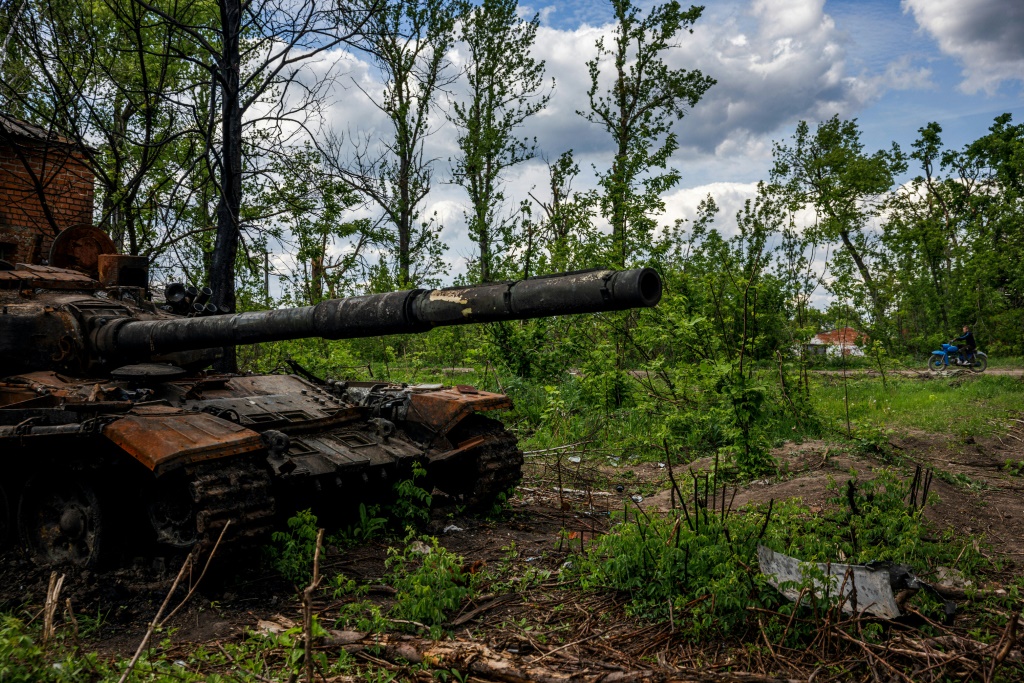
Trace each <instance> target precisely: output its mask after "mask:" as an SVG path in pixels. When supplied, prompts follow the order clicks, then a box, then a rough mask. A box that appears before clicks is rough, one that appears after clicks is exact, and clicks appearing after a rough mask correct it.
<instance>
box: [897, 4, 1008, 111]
mask: <svg viewBox="0 0 1024 683" xmlns="http://www.w3.org/2000/svg"><path fill="white" fill-rule="evenodd" d="M903 10H904V12H911V13H912V14H913V15H914V19H915V20H916V21H917V23H918V25H919V26H920V27H921V28H922V29H924V30H925V31H927V32H928V33H929V34H931V36H932V37H933V38H935V40H936V41H937V42H938V44H939V48H940V49H941V50H942V51H943V52H944V53H946V54H948V55H951V56H953V57H956V58H957V59H959V60H960V62H961V63H962V64H963V77H964V80H963V82H961V84H960V88H961V89H962V90H963V91H964V92H966V93H969V94H974V93H977V92H979V91H981V90H984V91H985V92H987V93H989V94H991V93H993V92H995V89H996V88H997V87H998V86H999V84H1000V83H1002V82H1003V81H1009V80H1016V81H1018V82H1021V81H1022V80H1024V2H1021V0H973V1H972V2H964V1H963V0H903Z"/></svg>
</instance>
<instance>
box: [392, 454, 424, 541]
mask: <svg viewBox="0 0 1024 683" xmlns="http://www.w3.org/2000/svg"><path fill="white" fill-rule="evenodd" d="M426 475H427V470H426V469H425V468H424V467H423V465H422V464H420V463H418V462H414V463H413V466H412V476H411V478H409V479H403V480H402V481H400V482H398V483H397V484H395V494H396V495H397V498H396V499H395V502H393V503H392V504H391V505H389V506H388V512H389V514H390V515H391V517H392V518H393V519H394V520H395V523H396V524H397V525H398V527H399V528H404V527H407V526H420V525H421V524H426V523H427V522H429V521H430V503H431V500H432V499H431V496H430V492H429V491H427V490H426V489H424V488H421V487H420V486H419V485H418V484H417V483H416V481H417V480H418V479H422V478H423V477H425V476H426Z"/></svg>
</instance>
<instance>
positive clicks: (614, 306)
mask: <svg viewBox="0 0 1024 683" xmlns="http://www.w3.org/2000/svg"><path fill="white" fill-rule="evenodd" d="M660 299H661V278H660V277H659V276H658V274H657V273H656V272H655V271H654V270H652V269H650V268H640V269H636V270H626V271H611V270H593V271H584V272H580V273H569V274H566V275H558V276H550V277H542V278H531V279H528V280H520V281H518V282H510V283H500V284H487V285H477V286H475V287H456V288H450V289H435V290H422V289H413V290H409V291H401V292H388V293H385V294H369V295H366V296H355V297H349V298H347V299H330V300H327V301H323V302H321V303H319V304H317V305H316V306H305V307H301V308H291V309H281V310H275V311H259V312H250V313H237V314H235V315H230V316H228V315H225V316H211V317H208V318H202V319H198V320H196V319H178V320H153V321H141V320H131V321H128V322H127V323H126V324H124V325H121V326H118V327H117V328H116V329H113V330H111V331H110V333H104V334H97V335H96V337H95V339H94V343H95V348H96V351H97V352H98V353H99V354H101V355H103V354H107V355H109V354H123V355H125V356H132V357H136V356H146V355H152V354H154V353H162V352H172V351H179V350H185V349H203V348H209V347H217V346H233V345H237V344H255V343H259V342H270V341H281V340H285V339H295V338H298V337H323V338H325V339H350V338H356V337H372V336H378V335H388V334H409V333H415V332H426V331H428V330H430V329H432V328H434V327H439V326H445V325H465V324H468V323H484V322H497V321H502V320H523V319H527V318H541V317H546V316H554V315H568V314H575V313H598V312H602V311H618V310H624V309H629V308H639V307H649V306H654V305H655V304H657V303H658V301H659V300H660Z"/></svg>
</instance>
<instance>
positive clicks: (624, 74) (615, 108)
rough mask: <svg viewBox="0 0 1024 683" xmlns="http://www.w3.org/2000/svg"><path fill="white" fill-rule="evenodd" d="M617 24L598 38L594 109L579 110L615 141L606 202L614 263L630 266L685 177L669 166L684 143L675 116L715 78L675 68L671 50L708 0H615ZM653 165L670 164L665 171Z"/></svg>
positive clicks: (604, 179) (592, 64) (605, 180)
mask: <svg viewBox="0 0 1024 683" xmlns="http://www.w3.org/2000/svg"><path fill="white" fill-rule="evenodd" d="M611 1H612V8H613V9H614V11H615V19H616V22H617V23H616V25H615V29H614V33H613V35H612V46H611V47H610V48H608V47H606V46H605V40H604V37H602V38H600V39H598V41H597V57H595V58H594V59H592V60H590V61H588V62H587V68H588V69H589V72H590V89H589V91H588V92H587V96H588V98H589V103H590V109H589V111H587V112H586V113H584V112H577V113H578V114H580V115H581V116H583V117H584V118H586V120H587V121H590V122H591V123H596V124H598V125H600V126H602V127H603V128H604V129H605V130H606V131H607V132H608V134H609V135H611V137H612V141H613V143H614V145H615V156H614V158H613V160H612V165H611V169H610V170H609V171H608V172H606V173H604V174H602V175H601V176H600V184H601V187H602V189H603V191H604V194H603V196H602V198H601V208H602V212H603V213H604V215H605V216H606V217H607V218H608V220H609V222H610V223H611V227H612V243H611V249H610V253H609V258H610V261H611V263H610V265H612V266H615V267H618V268H624V267H626V265H627V264H628V263H629V262H630V257H631V256H632V255H633V253H634V251H636V250H638V249H642V248H643V247H644V246H645V245H648V244H650V237H651V233H652V231H653V229H654V226H655V223H654V219H653V218H652V214H654V213H657V212H660V211H661V210H663V209H664V204H663V202H662V200H661V196H662V194H664V193H665V192H666V191H668V190H669V189H671V188H672V187H674V186H675V185H676V183H678V182H679V179H680V175H679V172H678V171H676V170H675V169H671V168H668V160H669V157H671V155H672V153H673V152H675V151H676V149H678V147H679V143H678V140H677V138H676V134H675V133H674V132H673V130H672V128H673V124H674V123H675V122H676V121H678V120H680V119H682V118H683V116H684V115H685V114H686V111H687V107H691V108H692V107H694V106H695V105H696V104H697V102H699V101H700V99H701V97H703V96H704V93H705V92H707V90H708V88H710V87H711V86H712V85H714V83H715V79H713V78H710V77H708V76H705V75H704V74H702V73H701V72H700V71H698V70H686V69H672V68H670V67H669V66H668V64H666V63H665V61H664V54H665V53H666V52H667V51H668V50H670V49H671V48H673V47H675V46H676V43H675V42H674V41H675V40H676V39H677V36H679V35H680V34H681V33H684V32H691V33H692V31H693V29H692V26H693V24H694V22H696V21H697V19H698V18H699V17H700V15H701V13H702V12H703V10H704V8H703V7H690V8H689V9H688V10H686V11H683V10H682V8H681V6H680V5H679V3H678V2H675V1H674V0H673V1H672V2H667V3H665V4H663V5H655V6H654V7H652V8H651V10H650V11H649V12H648V13H647V14H646V16H643V17H642V16H641V12H640V9H639V8H638V7H636V6H635V5H634V4H633V3H632V0H611ZM606 58H611V61H612V67H613V70H614V71H613V80H612V84H611V88H610V89H608V90H605V91H602V89H601V80H602V79H601V76H602V66H603V62H604V60H605V59H606ZM653 169H664V172H663V173H660V174H659V173H657V172H653V173H652V170H653Z"/></svg>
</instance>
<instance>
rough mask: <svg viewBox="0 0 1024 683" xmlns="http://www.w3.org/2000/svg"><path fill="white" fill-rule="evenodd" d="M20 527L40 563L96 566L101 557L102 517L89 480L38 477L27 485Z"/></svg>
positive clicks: (22, 498)
mask: <svg viewBox="0 0 1024 683" xmlns="http://www.w3.org/2000/svg"><path fill="white" fill-rule="evenodd" d="M18 529H19V531H20V533H21V538H22V541H23V542H24V543H25V546H26V547H27V548H28V551H29V553H30V554H31V555H32V556H33V558H34V559H35V560H36V561H37V562H39V563H40V564H73V565H76V566H79V567H92V566H95V565H96V563H97V562H98V561H99V558H100V545H101V540H102V537H103V516H102V514H101V509H100V503H99V498H98V497H97V496H96V491H95V490H94V489H93V487H92V486H90V485H89V483H88V482H86V481H73V480H71V479H56V480H55V479H51V478H49V477H45V476H37V477H35V478H34V479H32V480H31V481H29V482H28V484H26V485H25V488H24V490H23V491H22V494H21V502H20V503H19V505H18Z"/></svg>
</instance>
